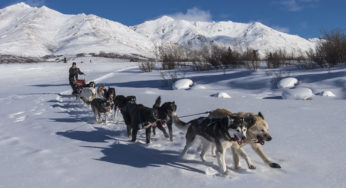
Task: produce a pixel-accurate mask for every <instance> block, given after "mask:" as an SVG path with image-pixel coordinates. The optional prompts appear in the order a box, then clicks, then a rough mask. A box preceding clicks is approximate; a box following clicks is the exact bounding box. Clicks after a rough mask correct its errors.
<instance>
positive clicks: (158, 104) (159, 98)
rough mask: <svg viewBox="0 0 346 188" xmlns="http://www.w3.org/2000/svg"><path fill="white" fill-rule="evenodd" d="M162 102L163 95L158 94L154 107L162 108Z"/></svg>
mask: <svg viewBox="0 0 346 188" xmlns="http://www.w3.org/2000/svg"><path fill="white" fill-rule="evenodd" d="M160 104H161V96H158V97H157V99H156V101H155V104H154V106H153V108H154V109H158V108H160Z"/></svg>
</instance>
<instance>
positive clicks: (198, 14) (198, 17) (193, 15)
mask: <svg viewBox="0 0 346 188" xmlns="http://www.w3.org/2000/svg"><path fill="white" fill-rule="evenodd" d="M171 17H173V18H175V19H178V20H188V21H211V20H212V16H211V14H210V12H209V11H204V10H200V9H198V8H196V7H193V8H191V9H188V10H187V11H186V13H181V12H179V13H176V14H173V15H171Z"/></svg>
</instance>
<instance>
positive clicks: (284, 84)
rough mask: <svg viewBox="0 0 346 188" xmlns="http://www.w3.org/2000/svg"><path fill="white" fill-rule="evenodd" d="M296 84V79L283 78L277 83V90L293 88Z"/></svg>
mask: <svg viewBox="0 0 346 188" xmlns="http://www.w3.org/2000/svg"><path fill="white" fill-rule="evenodd" d="M297 84H298V80H297V79H296V78H292V77H290V78H284V79H282V80H280V82H279V83H278V88H279V89H282V88H292V87H294V86H296V85H297Z"/></svg>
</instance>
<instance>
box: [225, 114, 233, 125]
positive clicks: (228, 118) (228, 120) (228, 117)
mask: <svg viewBox="0 0 346 188" xmlns="http://www.w3.org/2000/svg"><path fill="white" fill-rule="evenodd" d="M226 117H227V118H226V120H227V127H232V125H233V124H234V119H233V118H231V116H226Z"/></svg>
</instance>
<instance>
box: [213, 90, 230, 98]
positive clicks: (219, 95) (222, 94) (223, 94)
mask: <svg viewBox="0 0 346 188" xmlns="http://www.w3.org/2000/svg"><path fill="white" fill-rule="evenodd" d="M212 96H213V97H217V98H223V99H230V98H232V97H231V96H230V95H229V94H228V93H226V92H219V93H216V94H214V95H212Z"/></svg>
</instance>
